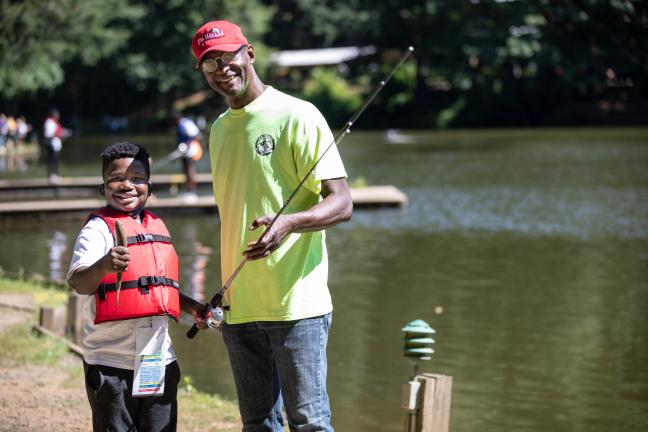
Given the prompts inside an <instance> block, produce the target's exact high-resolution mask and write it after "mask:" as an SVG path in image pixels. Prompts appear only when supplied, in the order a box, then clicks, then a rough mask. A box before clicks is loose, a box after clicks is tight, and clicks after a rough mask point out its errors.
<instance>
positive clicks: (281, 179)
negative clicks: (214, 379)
mask: <svg viewBox="0 0 648 432" xmlns="http://www.w3.org/2000/svg"><path fill="white" fill-rule="evenodd" d="M192 47H193V50H194V54H195V56H196V58H197V64H196V67H200V68H201V69H202V72H203V74H204V76H205V80H206V81H207V84H208V85H209V86H210V87H211V88H212V89H213V90H214V91H216V92H217V93H219V94H220V95H222V96H223V97H224V98H225V100H226V102H227V104H228V105H229V109H228V110H227V111H226V112H225V113H223V114H222V115H221V116H220V117H219V118H218V119H217V120H216V121H215V122H214V124H213V125H212V128H211V133H210V138H209V150H210V160H211V167H212V175H213V188H214V195H215V197H216V202H217V204H218V208H219V214H220V219H221V257H222V258H221V269H222V276H223V280H225V279H227V278H228V277H229V276H230V275H231V274H232V273H233V272H234V271H235V269H236V267H237V265H238V263H239V262H240V260H241V259H242V256H245V257H246V259H247V260H248V263H247V265H246V266H245V268H244V269H243V270H242V271H241V273H239V275H238V276H237V278H236V279H235V280H234V282H233V283H232V284H231V285H230V286H229V288H228V289H227V291H226V292H225V296H224V299H223V306H224V309H225V316H226V323H225V324H223V327H222V329H223V338H224V340H225V344H226V345H227V348H228V352H229V357H230V364H231V366H232V371H233V374H234V379H235V382H236V388H237V393H238V399H239V406H240V411H241V416H242V419H243V425H244V428H243V429H244V430H245V431H260V430H267V431H283V419H282V415H281V406H282V403H283V405H285V408H286V414H287V417H288V424H289V426H290V429H291V430H318V431H332V430H333V429H332V427H331V424H330V417H331V412H330V408H329V400H328V395H327V392H326V371H327V360H326V343H327V339H328V331H329V328H330V325H331V312H332V309H333V308H332V303H331V296H330V294H329V290H328V285H327V279H328V258H327V251H326V244H325V234H324V231H323V230H324V229H325V228H327V227H330V226H333V225H335V224H337V223H340V222H343V221H347V220H349V219H350V218H351V213H352V211H353V204H352V201H351V196H350V194H349V187H348V184H347V182H346V177H347V175H346V171H345V169H344V165H343V164H342V160H341V159H340V155H339V153H338V151H337V148H336V147H335V146H333V147H332V148H331V149H330V150H329V151H328V152H327V153H326V155H325V156H324V157H323V158H322V160H321V161H320V162H319V164H318V165H317V168H316V169H315V171H314V172H313V173H312V174H310V176H309V177H308V178H307V180H306V181H305V183H304V185H303V187H302V188H301V189H300V190H299V192H298V193H297V195H296V196H295V198H294V199H293V201H292V202H291V204H290V206H289V207H288V208H287V209H286V211H285V213H284V214H282V215H281V216H279V218H278V219H277V221H276V222H275V224H274V225H273V226H272V227H271V228H270V231H269V232H268V233H267V234H266V235H265V236H264V237H263V239H262V240H261V241H257V239H258V238H259V237H260V233H259V232H257V231H255V230H257V228H259V227H262V226H263V227H267V226H268V225H269V224H270V221H271V220H272V219H273V216H274V214H275V213H276V212H277V211H278V210H279V209H280V208H281V207H282V205H283V203H284V202H285V201H286V200H287V198H288V197H289V196H290V194H291V193H292V192H293V191H294V190H295V188H296V187H297V185H298V184H299V182H300V181H301V180H302V179H304V177H305V176H306V175H308V172H309V170H310V169H311V167H312V166H313V165H314V164H315V162H316V161H317V160H318V159H319V157H320V156H321V154H322V153H323V152H324V150H325V149H326V148H327V146H328V145H330V144H331V143H332V142H333V135H332V133H331V130H330V129H329V127H328V125H327V124H326V120H325V119H324V118H323V116H322V115H321V113H320V112H319V111H318V110H317V108H315V107H314V106H313V105H312V104H310V103H308V102H306V101H303V100H300V99H297V98H294V97H291V96H289V95H287V94H285V93H282V92H280V91H278V90H276V89H274V88H272V87H270V86H268V85H266V84H264V83H263V82H262V81H261V80H260V78H259V77H258V75H257V74H256V71H255V69H254V62H255V60H256V52H255V50H254V47H253V46H252V45H250V44H249V43H248V41H247V39H246V38H245V36H244V35H243V32H242V31H241V29H240V28H239V27H238V26H237V25H235V24H232V23H230V22H227V21H211V22H208V23H206V24H205V25H203V26H202V27H200V29H198V31H197V32H196V34H195V35H194V38H193V43H192Z"/></svg>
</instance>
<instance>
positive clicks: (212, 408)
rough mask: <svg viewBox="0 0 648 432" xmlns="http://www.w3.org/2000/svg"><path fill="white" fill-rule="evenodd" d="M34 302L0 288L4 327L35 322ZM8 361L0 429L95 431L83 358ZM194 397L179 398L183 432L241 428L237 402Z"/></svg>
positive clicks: (1, 372)
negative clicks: (16, 363)
mask: <svg viewBox="0 0 648 432" xmlns="http://www.w3.org/2000/svg"><path fill="white" fill-rule="evenodd" d="M32 305H33V302H32V300H31V296H30V295H21V294H4V293H0V332H2V331H4V330H5V329H6V328H8V327H10V326H13V325H16V324H20V323H22V322H29V321H30V320H32V321H33V320H34V318H33V316H34V313H33V312H32V311H30V310H29V308H30V307H33V306H32ZM1 359H2V347H0V360H1ZM3 364H4V366H2V365H3ZM6 364H7V363H6V362H4V363H3V362H0V432H32V431H37V430H45V431H60V432H68V431H74V432H76V431H91V430H92V422H91V412H90V406H89V405H88V400H87V397H86V393H85V385H84V382H83V366H82V361H81V358H79V357H78V356H76V355H74V354H67V355H65V356H64V357H63V358H62V359H61V361H60V363H59V364H58V365H57V366H40V365H33V364H32V365H27V366H24V365H23V366H17V367H11V366H9V367H8V366H6ZM190 399H191V396H187V397H185V398H179V401H178V403H179V408H178V410H179V411H182V412H183V414H184V416H183V417H182V418H180V419H179V422H178V430H179V431H184V432H189V431H195V432H197V431H200V432H217V431H218V432H232V431H236V430H241V424H240V420H239V417H238V410H236V405H232V404H231V403H230V402H227V404H229V405H228V407H224V406H223V405H222V403H223V402H213V401H211V402H205V401H204V400H198V401H194V402H192V401H191V400H190ZM219 404H221V405H219ZM215 413H220V415H215Z"/></svg>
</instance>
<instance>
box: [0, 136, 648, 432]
mask: <svg viewBox="0 0 648 432" xmlns="http://www.w3.org/2000/svg"><path fill="white" fill-rule="evenodd" d="M134 139H135V140H136V141H139V142H142V143H144V144H145V145H147V146H148V147H149V149H150V150H151V153H153V154H154V155H157V156H158V157H159V156H162V155H164V154H165V153H166V152H168V151H169V150H170V149H169V147H168V146H169V145H170V144H171V143H172V137H170V136H169V137H134ZM115 140H117V137H95V138H79V139H77V140H72V141H70V142H68V143H67V144H66V145H67V147H66V149H65V150H64V154H63V163H64V165H63V167H62V173H63V174H64V175H71V174H77V175H86V174H94V175H96V174H98V172H99V168H98V157H97V155H98V153H99V151H100V149H101V148H102V147H103V145H105V144H107V143H109V142H112V141H115ZM403 141H405V142H402V143H400V144H390V143H388V142H387V141H386V140H385V137H384V135H383V134H382V133H377V132H376V133H363V132H354V133H353V134H351V135H349V136H348V137H347V138H346V140H345V141H344V143H343V144H342V146H341V148H340V151H341V154H342V156H343V159H344V160H345V163H346V166H347V169H348V172H349V175H350V178H351V180H352V181H358V179H360V180H361V181H362V180H363V181H365V182H366V183H368V184H371V185H378V184H392V185H395V186H396V187H398V188H400V189H401V190H402V191H404V192H405V193H406V194H407V195H408V197H409V205H408V206H407V207H405V208H403V209H381V210H356V211H355V213H354V216H353V219H352V221H351V222H349V223H346V224H344V225H340V226H337V227H334V228H332V229H330V230H329V231H328V247H329V252H330V267H331V274H330V288H331V291H332V294H333V299H334V305H335V311H334V318H333V327H332V331H331V338H330V342H329V390H330V396H331V401H332V408H333V419H334V426H335V427H336V429H337V430H339V431H343V432H348V431H353V432H369V431H372V432H374V431H401V430H402V422H403V413H402V411H401V408H400V403H401V385H402V384H403V383H404V382H405V381H407V379H408V377H409V376H410V374H411V372H412V365H411V364H410V363H409V362H408V361H407V360H405V359H404V357H403V356H402V351H401V346H402V334H401V328H402V327H403V326H404V325H405V324H407V323H408V322H410V321H412V320H414V319H418V318H420V319H423V320H425V321H427V322H428V323H429V324H430V325H431V326H432V327H433V328H434V329H435V330H436V331H437V334H436V335H435V340H436V343H435V353H434V354H433V355H432V360H431V361H429V362H424V363H423V364H422V365H421V368H422V370H424V371H428V372H433V373H441V374H446V375H451V376H452V377H453V379H454V386H453V394H452V415H451V423H450V424H451V430H452V431H455V432H468V431H471V432H472V431H480V432H481V431H493V432H498V431H507V432H508V431H529V432H536V431H537V432H539V431H552V432H553V431H588V432H589V431H600V432H612V431H637V432H640V431H646V430H648V129H553V130H506V131H499V130H495V131H481V130H477V131H457V132H425V133H424V132H418V133H415V134H411V135H407V139H404V140H403ZM204 159H205V160H203V161H201V165H200V167H199V168H200V171H207V170H208V165H207V163H208V162H207V160H206V158H204ZM178 170H179V166H177V165H176V166H169V167H167V168H166V171H167V172H169V171H178ZM42 173H43V168H42V167H35V168H30V169H29V170H28V171H26V172H24V173H20V174H11V176H16V175H19V176H24V175H30V174H31V175H34V174H36V175H38V174H42ZM5 177H6V175H5ZM165 220H166V221H167V224H168V226H169V229H170V231H171V233H172V235H173V237H174V242H175V245H176V248H177V249H178V251H179V255H180V257H181V261H182V271H181V279H182V280H181V282H182V285H183V287H184V289H185V290H186V291H188V292H191V293H192V294H194V295H196V296H200V295H206V296H207V297H211V295H212V294H213V293H214V292H215V290H216V289H217V288H218V287H219V286H220V283H221V281H220V266H219V250H218V245H219V229H220V228H219V222H218V216H217V215H196V216H188V215H183V216H167V217H166V218H165ZM81 222H82V220H81V218H80V217H77V216H74V217H71V216H69V215H68V216H47V217H40V218H35V217H25V218H11V219H7V218H5V219H2V220H1V221H0V234H1V236H2V246H3V247H2V248H1V250H0V266H2V267H3V268H4V269H7V270H13V271H15V270H17V269H19V268H24V269H25V270H26V271H32V272H40V273H43V274H46V275H48V276H50V277H53V278H58V277H61V275H63V274H65V272H66V271H67V265H68V262H69V256H70V251H71V248H72V246H73V243H74V239H75V236H76V234H77V232H78V230H79V228H80V224H81ZM188 325H189V323H188V322H187V321H184V322H182V325H174V326H172V327H173V328H172V333H173V337H174V344H175V346H176V350H177V352H178V356H179V358H180V362H181V366H182V368H183V372H184V374H185V375H190V376H191V377H192V378H193V380H194V383H195V385H196V386H197V387H198V388H200V389H201V390H205V391H209V392H216V393H220V394H223V395H225V396H227V397H229V398H232V399H234V398H235V392H234V387H233V382H232V379H231V376H230V371H229V365H228V362H227V356H226V353H225V349H224V346H223V343H222V340H221V338H220V336H219V335H218V334H217V333H215V332H201V333H200V334H199V335H198V336H197V337H196V339H194V340H192V341H190V340H188V339H186V338H185V337H184V334H185V332H186V330H187V328H188ZM205 414H208V413H205Z"/></svg>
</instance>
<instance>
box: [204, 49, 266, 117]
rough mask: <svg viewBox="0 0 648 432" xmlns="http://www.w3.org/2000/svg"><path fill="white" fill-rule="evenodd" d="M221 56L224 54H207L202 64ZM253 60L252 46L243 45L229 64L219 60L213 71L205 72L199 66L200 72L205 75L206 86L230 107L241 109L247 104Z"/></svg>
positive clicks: (216, 52)
mask: <svg viewBox="0 0 648 432" xmlns="http://www.w3.org/2000/svg"><path fill="white" fill-rule="evenodd" d="M223 54H226V53H224V52H222V51H212V52H209V53H207V54H206V55H205V57H204V59H203V61H202V63H204V62H205V60H209V61H213V60H214V59H220V58H221V56H222V55H223ZM254 58H255V54H254V48H253V47H252V45H247V46H245V45H243V46H241V48H239V50H238V51H237V52H236V55H235V56H234V58H233V59H232V60H231V61H230V62H229V63H227V62H224V61H221V60H219V61H218V62H217V67H215V68H214V70H213V71H207V70H205V68H204V67H203V65H202V64H201V70H202V71H203V74H204V75H205V79H206V80H207V84H209V86H210V87H211V88H212V89H214V91H216V92H217V93H220V94H221V95H223V96H224V97H225V99H226V100H227V103H228V104H229V105H230V106H231V107H233V108H241V107H243V106H245V104H247V102H249V101H247V99H248V98H249V95H247V91H248V88H249V86H250V83H251V80H252V77H253V73H254V69H253V66H252V63H253V62H254ZM212 65H213V63H212Z"/></svg>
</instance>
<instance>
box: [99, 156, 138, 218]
mask: <svg viewBox="0 0 648 432" xmlns="http://www.w3.org/2000/svg"><path fill="white" fill-rule="evenodd" d="M103 176H104V187H105V192H104V196H105V197H106V202H107V203H108V204H109V205H110V206H112V207H113V208H115V209H116V210H119V211H121V212H124V213H128V214H131V215H134V214H135V213H137V212H139V210H141V208H142V207H144V204H146V200H147V199H148V195H149V192H148V189H149V184H148V176H147V174H146V167H145V166H144V164H143V163H142V162H141V161H139V160H135V159H133V158H121V159H115V160H113V161H111V162H110V163H109V164H108V166H107V167H106V171H105V172H104V173H103Z"/></svg>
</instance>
